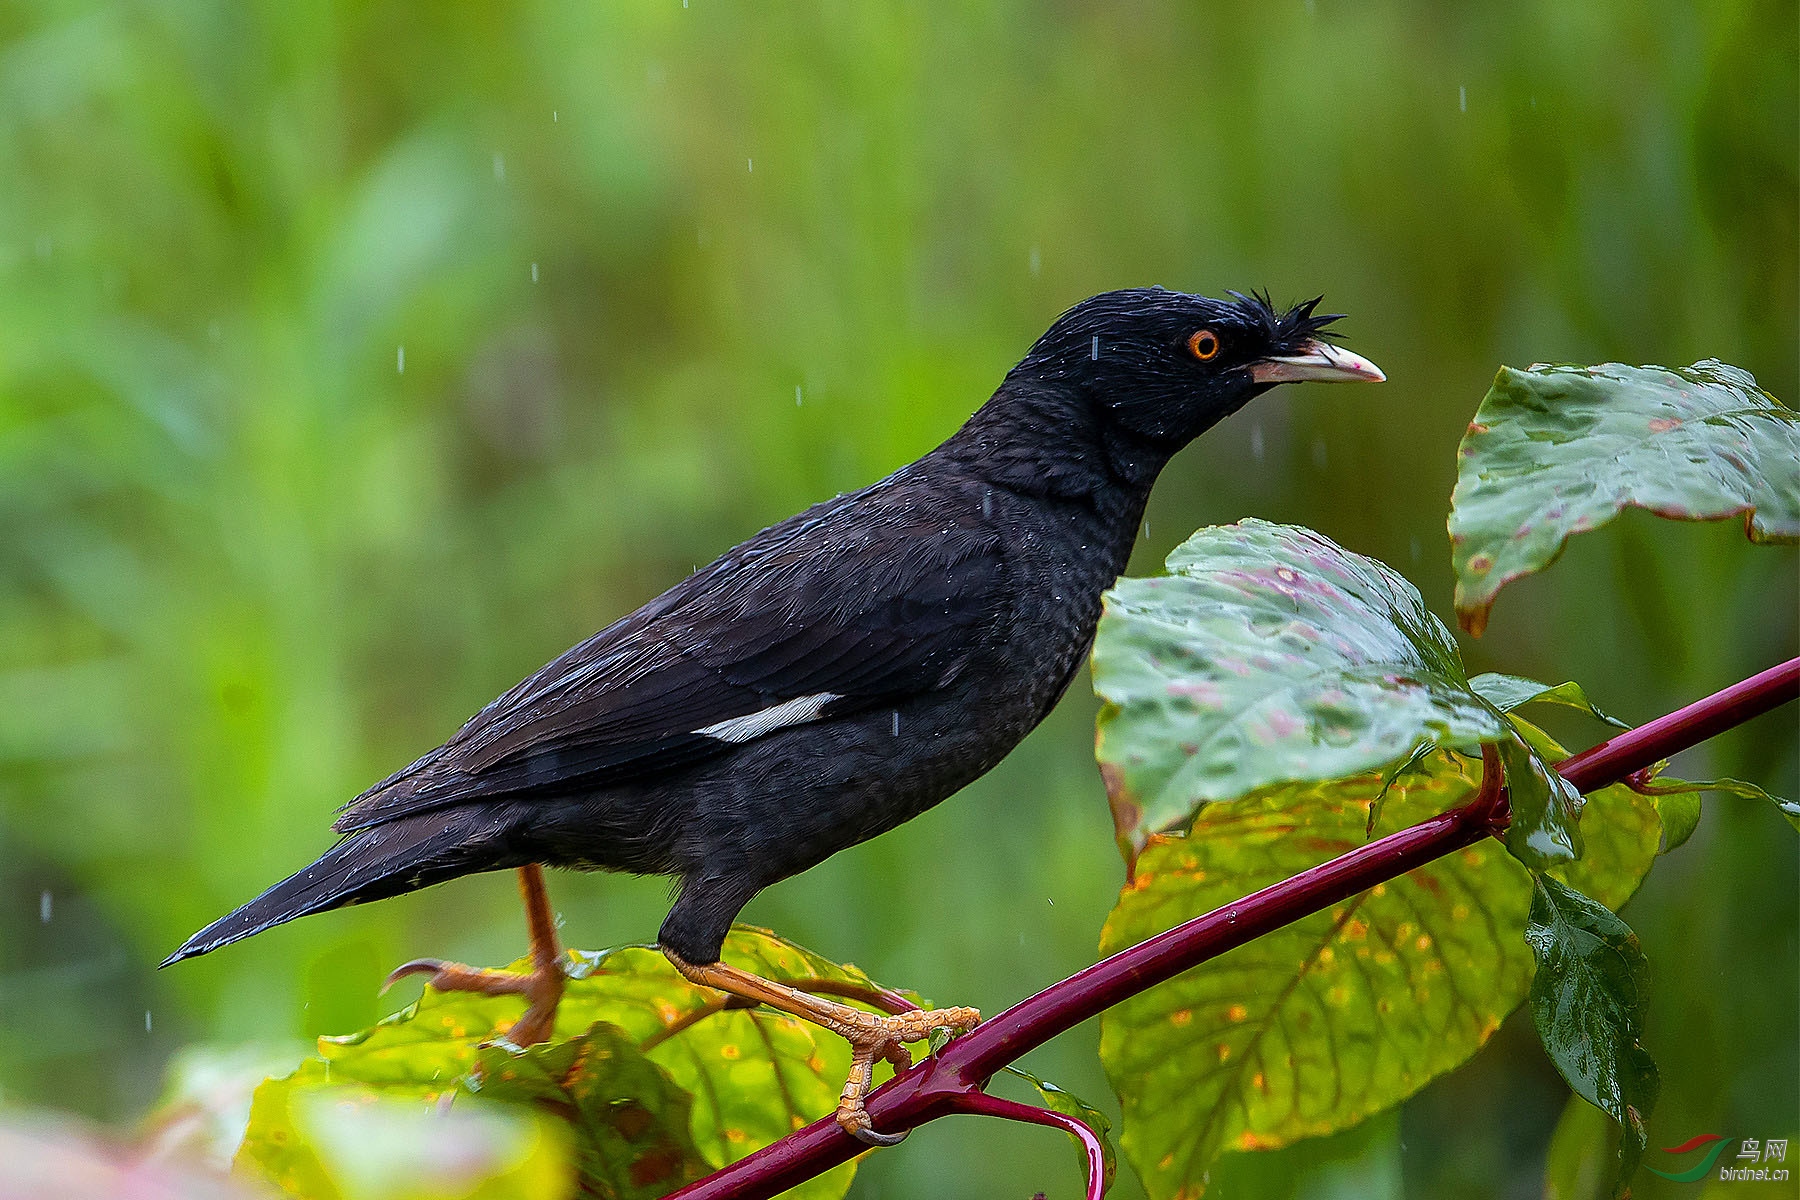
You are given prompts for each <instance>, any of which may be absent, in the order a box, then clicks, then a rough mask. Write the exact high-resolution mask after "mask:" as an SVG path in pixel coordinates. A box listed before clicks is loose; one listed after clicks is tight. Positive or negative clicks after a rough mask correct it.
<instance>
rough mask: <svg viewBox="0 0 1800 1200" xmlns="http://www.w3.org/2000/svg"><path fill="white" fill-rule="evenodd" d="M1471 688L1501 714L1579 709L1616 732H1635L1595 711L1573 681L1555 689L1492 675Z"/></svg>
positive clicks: (1474, 682) (1518, 677)
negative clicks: (1525, 708)
mask: <svg viewBox="0 0 1800 1200" xmlns="http://www.w3.org/2000/svg"><path fill="white" fill-rule="evenodd" d="M1469 686H1470V687H1472V688H1474V689H1475V691H1476V693H1477V694H1478V695H1480V696H1481V697H1482V698H1483V699H1484V700H1486V701H1487V702H1488V703H1489V704H1492V705H1493V706H1494V707H1495V708H1497V709H1499V710H1500V711H1501V712H1511V711H1512V710H1513V709H1515V708H1518V707H1520V706H1521V705H1526V704H1534V703H1536V704H1560V705H1562V706H1563V707H1565V708H1574V709H1579V710H1581V711H1582V712H1585V713H1587V714H1588V715H1589V716H1592V717H1596V718H1598V719H1599V720H1602V721H1605V722H1606V723H1607V724H1608V725H1611V726H1614V727H1615V728H1618V729H1630V728H1631V726H1629V725H1627V724H1626V723H1625V722H1623V721H1621V720H1619V719H1617V718H1616V717H1609V716H1607V715H1606V714H1605V713H1603V712H1601V711H1600V710H1599V709H1598V708H1597V707H1595V705H1594V702H1593V701H1592V700H1589V699H1588V698H1587V693H1586V692H1584V691H1582V690H1581V685H1580V684H1579V683H1575V682H1573V681H1570V682H1568V683H1559V684H1557V685H1556V686H1554V687H1552V686H1551V685H1550V684H1547V683H1539V682H1538V681H1537V680H1535V679H1526V678H1525V677H1524V676H1522V675H1499V674H1495V673H1493V672H1489V673H1487V674H1485V675H1477V676H1476V677H1475V678H1473V679H1471V680H1469Z"/></svg>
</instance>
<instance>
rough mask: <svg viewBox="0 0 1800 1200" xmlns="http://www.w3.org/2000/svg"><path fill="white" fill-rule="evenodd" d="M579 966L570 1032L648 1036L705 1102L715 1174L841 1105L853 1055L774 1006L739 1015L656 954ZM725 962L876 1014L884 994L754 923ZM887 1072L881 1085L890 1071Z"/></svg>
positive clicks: (813, 1191) (699, 1115) (801, 1197)
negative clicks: (598, 1024) (578, 1028)
mask: <svg viewBox="0 0 1800 1200" xmlns="http://www.w3.org/2000/svg"><path fill="white" fill-rule="evenodd" d="M572 957H573V958H574V959H575V962H576V965H575V967H574V971H573V973H574V975H575V976H576V978H574V979H572V980H571V981H570V984H569V988H568V990H567V992H565V993H564V996H563V1004H562V1008H561V1009H560V1010H559V1012H558V1017H557V1030H558V1032H559V1033H560V1032H561V1031H562V1030H563V1029H564V1028H565V1027H573V1026H575V1025H578V1024H579V1023H580V1022H582V1021H585V1020H589V1019H604V1020H607V1021H610V1022H612V1023H613V1024H615V1025H618V1026H620V1027H621V1028H623V1029H625V1030H626V1031H627V1032H628V1033H629V1034H630V1035H631V1036H632V1037H634V1038H636V1039H638V1042H639V1045H641V1046H643V1047H644V1048H645V1053H646V1055H647V1056H648V1057H649V1059H650V1061H651V1062H653V1063H656V1064H657V1065H658V1066H660V1067H662V1068H663V1069H664V1070H666V1071H668V1073H669V1076H670V1078H672V1079H673V1080H674V1081H675V1082H676V1084H677V1085H679V1086H680V1087H681V1088H682V1089H684V1090H685V1091H687V1092H689V1093H691V1094H692V1095H693V1097H694V1110H693V1135H694V1142H695V1144H696V1145H697V1146H698V1147H699V1148H700V1153H701V1154H702V1155H704V1156H705V1157H706V1159H707V1161H708V1162H710V1163H712V1164H713V1165H714V1166H724V1165H726V1164H727V1163H731V1162H736V1161H737V1160H738V1159H740V1158H743V1157H744V1156H746V1155H748V1154H751V1153H754V1152H755V1151H757V1150H760V1149H762V1148H763V1147H764V1146H766V1145H768V1144H770V1143H771V1142H775V1141H779V1140H780V1139H781V1138H784V1137H786V1136H787V1135H788V1134H790V1133H792V1132H793V1131H794V1130H796V1129H799V1128H800V1127H801V1126H803V1125H806V1124H807V1123H809V1122H811V1121H814V1120H817V1119H818V1118H819V1117H822V1116H825V1115H826V1114H828V1113H831V1112H833V1111H834V1110H835V1109H836V1108H837V1100H838V1092H839V1091H840V1090H841V1089H842V1088H843V1086H844V1080H845V1078H846V1077H848V1075H849V1073H850V1047H849V1044H848V1043H846V1042H845V1041H844V1039H843V1038H840V1037H838V1036H837V1035H836V1034H833V1033H829V1032H827V1031H826V1030H823V1029H821V1028H819V1027H818V1026H816V1025H813V1024H811V1023H809V1022H806V1021H801V1020H799V1019H798V1018H795V1017H790V1016H788V1015H787V1014H786V1013H779V1012H776V1011H774V1010H773V1009H768V1008H732V1009H727V1008H725V1004H726V998H725V996H724V995H723V994H722V993H720V992H716V991H714V990H712V989H711V988H700V987H695V986H694V985H693V984H690V983H689V982H687V980H685V979H683V978H682V977H681V976H680V975H679V974H677V973H676V971H675V968H674V967H673V966H671V965H670V964H669V960H668V959H666V958H664V957H663V955H662V952H661V951H660V950H657V949H655V948H654V947H649V946H628V947H625V948H623V949H618V950H612V951H608V952H602V953H582V954H574V955H572ZM724 958H725V960H726V961H727V962H730V963H732V964H733V965H735V966H739V967H742V968H744V969H745V970H747V971H752V972H754V973H756V974H758V975H761V976H763V977H764V978H765V979H773V980H775V981H776V982H778V983H786V984H790V985H792V986H794V987H799V988H802V989H803V990H809V991H814V992H820V993H824V994H829V995H831V997H832V998H833V999H836V1000H842V1001H845V1002H846V1003H856V1004H860V1005H861V1006H862V1007H866V1008H871V1009H873V1008H874V1007H875V1006H873V1005H870V1004H866V1003H864V1002H863V998H865V997H870V996H873V995H874V994H876V993H877V992H879V991H880V990H881V988H880V985H879V984H877V983H876V982H875V981H874V980H872V979H870V978H869V977H868V976H867V975H866V974H864V973H863V972H862V971H860V970H858V969H857V968H856V967H854V966H851V965H848V964H844V965H840V964H838V963H835V962H832V961H831V960H830V959H827V958H823V957H821V956H820V955H817V954H814V953H812V952H811V951H809V950H806V949H803V948H802V947H800V946H798V945H795V944H794V943H793V942H790V941H788V940H786V939H785V938H781V937H777V936H776V935H775V934H773V933H771V932H769V931H768V930H766V929H758V928H755V927H753V926H748V925H736V926H733V927H732V930H731V933H730V935H729V936H728V937H727V938H726V940H725V951H724ZM908 998H909V999H911V1000H913V1001H914V1002H915V1003H919V997H917V996H913V995H909V997H908ZM921 1006H922V1007H924V1006H923V1005H921ZM565 1022H566V1023H567V1025H565ZM876 1070H877V1075H876V1079H877V1082H879V1081H880V1079H881V1074H882V1073H883V1072H887V1070H888V1068H887V1067H886V1066H878V1067H877V1068H876ZM855 1171H856V1167H855V1164H854V1163H853V1162H852V1163H846V1164H844V1165H843V1166H841V1167H838V1168H836V1169H834V1170H832V1171H830V1172H827V1173H826V1174H824V1175H822V1176H819V1177H818V1178H817V1179H813V1180H809V1181H808V1182H806V1183H805V1184H802V1185H801V1186H800V1187H798V1188H795V1189H794V1190H793V1191H792V1192H790V1193H788V1195H790V1196H792V1197H794V1198H795V1200H835V1198H836V1197H839V1196H842V1195H843V1194H844V1193H845V1192H846V1191H848V1190H849V1188H850V1181H851V1179H852V1178H853V1177H854V1175H855Z"/></svg>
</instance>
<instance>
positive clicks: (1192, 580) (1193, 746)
mask: <svg viewBox="0 0 1800 1200" xmlns="http://www.w3.org/2000/svg"><path fill="white" fill-rule="evenodd" d="M1168 568H1169V572H1170V573H1169V574H1168V575H1167V576H1163V577H1159V578H1151V579H1121V580H1120V581H1119V582H1118V584H1117V585H1115V586H1114V588H1113V589H1112V590H1111V591H1110V592H1108V593H1107V595H1106V601H1105V609H1104V613H1103V615H1102V616H1101V618H1100V627H1099V632H1098V634H1097V636H1096V639H1095V643H1094V656H1093V671H1094V691H1095V692H1096V693H1097V694H1098V695H1099V697H1100V699H1101V700H1102V701H1104V705H1103V707H1102V709H1101V712H1100V718H1099V730H1098V740H1097V743H1096V749H1095V756H1096V757H1097V758H1098V759H1099V762H1100V769H1101V773H1102V775H1103V776H1104V778H1105V779H1106V785H1107V794H1108V796H1109V798H1110V799H1111V802H1112V806H1113V818H1114V823H1115V826H1116V828H1117V831H1118V835H1119V842H1120V847H1121V849H1122V850H1123V851H1124V852H1125V854H1126V857H1127V859H1130V858H1131V857H1132V856H1133V855H1134V854H1135V853H1136V851H1137V850H1139V849H1141V848H1142V847H1143V845H1144V843H1145V840H1146V839H1147V838H1148V837H1149V835H1151V834H1153V833H1157V832H1162V831H1166V830H1169V829H1174V828H1179V827H1180V826H1181V825H1182V824H1183V823H1185V822H1186V821H1188V820H1189V819H1191V818H1192V817H1193V815H1194V813H1195V812H1196V811H1197V810H1198V809H1199V808H1200V806H1201V805H1203V804H1206V803H1209V802H1215V801H1220V800H1232V799H1236V798H1238V797H1240V796H1244V795H1247V794H1249V793H1250V792H1253V791H1255V790H1256V789H1258V788H1262V787H1267V786H1269V785H1272V784H1277V783H1285V782H1300V781H1307V780H1319V779H1339V778H1344V777H1346V776H1349V775H1355V774H1359V773H1361V772H1364V771H1374V770H1380V769H1382V768H1384V767H1392V766H1394V765H1396V764H1400V763H1403V762H1405V761H1406V760H1407V759H1408V758H1410V757H1411V756H1412V755H1413V754H1414V753H1415V752H1416V751H1417V750H1418V749H1419V748H1420V747H1436V748H1444V749H1458V750H1465V751H1473V750H1475V749H1477V748H1478V747H1479V746H1480V745H1482V744H1483V743H1484V742H1485V743H1497V742H1501V741H1505V740H1509V734H1510V730H1509V728H1508V726H1507V724H1506V722H1505V721H1504V720H1503V719H1502V718H1501V716H1500V715H1499V714H1498V713H1497V712H1496V711H1495V710H1494V709H1493V707H1492V706H1491V705H1489V704H1487V703H1486V702H1484V701H1483V700H1482V699H1481V698H1480V697H1479V696H1477V695H1476V694H1475V693H1474V692H1473V691H1471V690H1470V688H1469V682H1468V677H1467V675H1466V674H1465V673H1464V670H1463V665H1462V661H1461V658H1460V657H1459V655H1458V653H1457V649H1456V642H1455V640H1454V639H1453V638H1452V637H1451V635H1450V631H1449V630H1447V629H1445V628H1444V626H1443V623H1442V622H1440V621H1439V620H1438V619H1437V618H1436V617H1434V616H1433V615H1432V614H1431V613H1430V612H1429V611H1428V610H1427V609H1426V608H1425V606H1424V602H1423V601H1422V600H1421V599H1420V598H1419V593H1418V592H1417V591H1416V590H1415V589H1414V588H1413V586H1412V585H1411V584H1409V583H1407V582H1406V580H1404V579H1402V578H1401V577H1400V576H1399V575H1397V574H1395V573H1394V572H1393V571H1392V570H1390V569H1389V568H1388V567H1386V566H1384V565H1383V564H1381V563H1379V562H1376V561H1375V560H1374V559H1370V558H1365V557H1363V556H1362V555H1360V554H1352V553H1349V552H1347V551H1345V550H1343V549H1341V548H1339V547H1338V546H1336V545H1334V544H1333V543H1332V542H1331V541H1330V540H1329V539H1327V538H1324V537H1322V536H1320V535H1319V534H1316V533H1314V532H1312V531H1311V530H1307V529H1300V528H1297V527H1295V526H1291V525H1271V524H1269V523H1267V522H1264V521H1242V522H1239V523H1238V524H1236V525H1225V526H1217V527H1213V528H1208V529H1202V530H1200V531H1199V532H1198V533H1196V534H1194V536H1193V537H1191V538H1189V539H1188V540H1187V541H1186V542H1185V543H1184V544H1182V545H1181V546H1180V547H1179V548H1178V549H1177V550H1176V551H1175V552H1174V553H1173V554H1171V555H1170V556H1169V560H1168Z"/></svg>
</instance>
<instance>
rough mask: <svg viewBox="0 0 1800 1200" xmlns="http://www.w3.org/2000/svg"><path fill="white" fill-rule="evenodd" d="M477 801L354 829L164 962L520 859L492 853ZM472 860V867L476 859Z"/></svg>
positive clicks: (491, 837)
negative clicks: (466, 806) (298, 920)
mask: <svg viewBox="0 0 1800 1200" xmlns="http://www.w3.org/2000/svg"><path fill="white" fill-rule="evenodd" d="M495 816H496V814H494V813H493V812H492V811H488V812H483V811H482V810H481V806H471V808H469V809H462V810H457V809H446V810H439V811H436V812H432V813H429V814H420V816H419V817H417V818H415V819H413V820H400V821H393V822H390V823H388V824H385V825H376V826H372V827H370V828H367V829H361V830H358V831H357V832H355V833H353V834H351V835H350V836H349V837H347V838H345V839H344V840H343V841H341V842H339V843H338V844H337V845H335V846H333V847H332V848H331V849H330V850H327V851H326V852H325V853H324V854H323V855H321V856H320V857H319V860H318V861H317V862H315V863H313V864H312V866H310V867H307V868H306V869H305V870H303V871H299V872H297V873H295V874H293V875H290V876H288V877H287V878H286V879H284V880H282V881H281V882H280V883H278V884H276V885H275V886H274V887H272V888H270V889H269V890H268V891H266V892H264V893H263V894H262V895H260V896H258V897H257V898H256V899H254V900H252V901H250V902H249V903H248V904H245V905H244V906H243V907H241V908H238V909H236V910H234V911H232V912H229V913H227V914H226V915H224V916H222V917H220V918H219V919H218V920H216V921H214V922H213V923H212V924H210V925H208V926H207V927H206V928H205V929H202V930H201V931H200V932H199V933H196V934H195V935H194V936H193V937H191V938H189V939H188V940H187V941H186V942H184V943H182V945H181V948H180V949H179V950H177V951H175V953H173V954H171V955H169V957H168V958H166V959H164V960H163V962H162V965H163V966H165V967H166V966H168V965H169V964H170V963H177V962H180V961H181V960H182V959H184V958H194V957H197V956H198V955H201V954H206V953H208V952H210V951H213V950H217V949H218V948H219V947H220V946H226V945H230V944H231V943H232V942H235V941H239V940H241V939H243V938H247V937H249V936H251V935H252V934H257V933H261V932H262V931H263V930H265V929H269V928H272V927H273V926H276V925H280V924H282V923H283V922H285V921H291V920H293V919H294V918H295V917H304V916H308V915H310V914H312V913H316V912H324V911H326V910H327V909H333V908H342V907H344V906H345V905H348V904H361V903H363V902H365V901H369V900H382V899H386V898H387V897H389V896H397V895H400V894H401V893H402V892H410V891H414V890H416V889H418V888H422V887H429V886H431V885H432V884H434V883H442V882H443V881H444V880H446V879H451V878H454V877H455V876H458V875H463V874H467V873H469V872H471V871H476V870H487V869H491V868H494V867H504V866H509V865H520V864H522V863H523V862H524V861H525V860H523V859H521V860H520V863H511V862H510V861H509V860H508V859H507V857H506V856H504V855H503V854H502V853H496V850H495V841H496V840H497V837H496V835H498V834H499V833H500V832H501V831H500V830H499V829H497V828H496V826H497V825H498V824H500V823H499V822H497V821H496V820H495ZM477 860H478V861H479V864H480V865H479V866H477V865H475V864H476V862H477Z"/></svg>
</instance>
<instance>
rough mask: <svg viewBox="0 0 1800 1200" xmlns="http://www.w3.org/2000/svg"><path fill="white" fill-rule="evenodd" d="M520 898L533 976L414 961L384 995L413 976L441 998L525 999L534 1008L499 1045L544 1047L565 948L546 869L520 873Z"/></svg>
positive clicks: (398, 971)
mask: <svg viewBox="0 0 1800 1200" xmlns="http://www.w3.org/2000/svg"><path fill="white" fill-rule="evenodd" d="M519 895H520V896H521V897H522V898H523V899H524V901H525V921H526V924H527V925H528V926H529V927H530V929H531V970H530V971H528V972H518V971H493V970H489V969H487V968H484V967H468V966H464V965H463V964H462V963H453V962H445V961H444V960H443V959H441V958H415V959H414V960H413V961H411V962H409V963H404V964H402V965H401V966H398V967H395V968H394V970H393V971H392V972H391V973H390V974H389V975H388V977H387V982H385V983H383V984H382V985H381V987H382V990H383V991H386V990H387V989H388V988H389V987H392V986H393V984H394V982H395V981H396V980H399V979H403V978H405V977H406V976H408V975H429V976H431V978H430V979H429V980H427V981H426V982H427V983H429V984H430V985H431V986H432V987H434V988H436V989H437V990H438V991H440V992H480V993H482V994H483V995H487V996H523V997H525V999H526V1000H528V1001H529V1002H530V1004H529V1006H528V1007H527V1008H526V1009H525V1015H524V1016H522V1017H520V1018H519V1019H518V1020H517V1021H515V1022H513V1024H512V1027H511V1028H510V1029H508V1030H507V1031H506V1033H505V1034H504V1035H502V1037H501V1038H500V1039H498V1040H500V1041H503V1042H504V1043H505V1044H507V1045H510V1046H513V1047H515V1048H517V1049H521V1050H522V1049H524V1048H525V1047H526V1046H535V1045H536V1044H537V1043H539V1042H541V1041H544V1040H545V1039H546V1038H548V1037H549V1036H550V1030H551V1027H552V1026H554V1025H555V1024H556V1006H557V1004H558V1003H559V1002H560V1001H561V1000H562V994H563V967H562V947H561V946H560V945H559V944H558V943H557V940H556V918H555V917H554V916H553V915H552V914H551V912H550V896H549V894H548V893H547V892H545V891H544V869H543V868H542V867H540V866H538V865H537V864H536V863H531V864H529V865H528V866H523V867H520V868H519Z"/></svg>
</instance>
